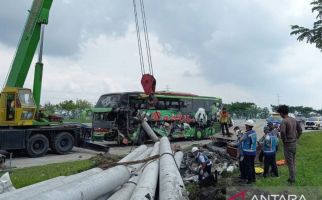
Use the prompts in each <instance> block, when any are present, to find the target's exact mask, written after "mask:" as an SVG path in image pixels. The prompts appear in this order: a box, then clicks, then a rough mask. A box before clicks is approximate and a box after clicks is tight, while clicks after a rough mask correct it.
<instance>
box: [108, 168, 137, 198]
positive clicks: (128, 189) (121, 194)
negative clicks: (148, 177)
mask: <svg viewBox="0 0 322 200" xmlns="http://www.w3.org/2000/svg"><path fill="white" fill-rule="evenodd" d="M139 178H140V174H138V175H135V176H133V177H132V178H130V180H129V181H128V182H127V183H125V184H124V185H123V186H122V187H121V189H119V190H118V191H117V192H115V193H114V194H113V195H112V196H111V197H110V198H108V200H129V199H130V198H131V195H132V193H133V191H134V189H135V187H136V185H137V183H138V181H139Z"/></svg>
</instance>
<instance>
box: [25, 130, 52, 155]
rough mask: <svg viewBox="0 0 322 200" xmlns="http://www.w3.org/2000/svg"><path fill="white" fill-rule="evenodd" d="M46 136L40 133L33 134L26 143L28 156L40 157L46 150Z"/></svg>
mask: <svg viewBox="0 0 322 200" xmlns="http://www.w3.org/2000/svg"><path fill="white" fill-rule="evenodd" d="M48 146H49V141H48V138H47V137H46V136H44V135H41V134H36V135H33V136H31V137H30V138H29V141H28V144H27V153H28V155H29V156H30V157H33V158H34V157H41V156H43V155H45V154H46V153H47V151H48Z"/></svg>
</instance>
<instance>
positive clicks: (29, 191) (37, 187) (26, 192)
mask: <svg viewBox="0 0 322 200" xmlns="http://www.w3.org/2000/svg"><path fill="white" fill-rule="evenodd" d="M102 171H103V170H102V169H100V168H93V169H90V170H87V171H84V172H81V173H79V174H74V175H71V176H68V177H65V176H59V177H56V178H53V179H49V180H46V181H42V182H39V183H36V184H33V185H30V186H27V187H23V188H20V189H18V190H15V191H12V192H9V193H5V194H2V195H0V200H14V199H20V200H23V199H32V198H31V197H33V196H36V195H38V194H41V193H43V192H46V191H49V190H52V189H54V188H57V187H59V186H62V185H64V184H70V183H72V182H74V181H78V180H82V179H83V178H86V177H88V176H90V175H93V174H97V173H99V172H102Z"/></svg>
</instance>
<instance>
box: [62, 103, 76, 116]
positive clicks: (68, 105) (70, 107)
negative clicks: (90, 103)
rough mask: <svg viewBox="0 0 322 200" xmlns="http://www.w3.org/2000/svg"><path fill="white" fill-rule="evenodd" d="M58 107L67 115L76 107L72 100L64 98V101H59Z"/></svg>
mask: <svg viewBox="0 0 322 200" xmlns="http://www.w3.org/2000/svg"><path fill="white" fill-rule="evenodd" d="M58 108H59V109H60V110H61V111H65V112H67V114H68V115H71V114H72V113H73V111H75V109H76V104H75V103H74V101H73V100H65V101H63V102H60V103H59V104H58Z"/></svg>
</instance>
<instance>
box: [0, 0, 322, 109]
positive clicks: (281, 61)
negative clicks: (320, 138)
mask: <svg viewBox="0 0 322 200" xmlns="http://www.w3.org/2000/svg"><path fill="white" fill-rule="evenodd" d="M137 2H139V1H137ZM144 3H145V4H144V5H145V12H146V18H147V26H148V31H149V37H150V47H151V55H152V62H153V69H154V76H155V77H156V79H157V90H166V89H169V90H171V91H180V92H189V93H194V94H198V95H205V96H216V97H221V98H222V99H223V102H225V103H230V102H235V101H240V102H241V101H247V102H255V103H256V104H258V105H259V106H267V107H269V106H270V105H271V104H277V103H278V102H279V103H281V104H288V105H305V106H311V107H314V108H316V109H321V108H322V101H321V99H322V93H321V92H320V91H321V87H322V82H321V76H320V74H322V67H320V66H321V65H322V59H321V52H320V51H319V50H318V49H316V48H315V46H314V45H310V44H306V43H305V42H298V41H297V40H296V37H295V36H290V32H291V28H290V26H291V25H294V24H298V25H303V26H307V27H311V26H312V23H313V21H314V20H315V15H314V14H312V12H311V7H310V1H309V0H265V1H263V0H239V1H236V0H198V1H195V0H162V1H155V0H145V1H144ZM31 4H32V0H2V1H0V67H1V70H0V80H1V84H2V85H3V84H4V83H5V80H6V75H7V73H8V70H9V68H10V65H11V62H12V60H13V57H14V54H15V50H16V47H17V44H18V42H19V39H20V35H21V33H22V30H23V27H24V23H25V21H26V18H27V16H28V12H27V10H28V9H30V7H31ZM140 21H141V20H140ZM141 30H143V28H142V26H141ZM141 37H143V35H142V36H141ZM143 50H144V53H145V49H143ZM36 59H37V55H36V56H35V57H34V61H33V63H32V65H31V68H30V71H29V75H28V77H27V80H26V83H25V87H28V88H32V80H33V73H34V63H35V61H36ZM43 63H44V74H43V89H42V97H41V98H42V99H41V102H42V103H45V102H52V103H58V102H60V101H63V100H66V99H73V100H76V99H87V100H88V101H90V102H92V103H95V102H96V101H97V100H98V98H99V96H100V95H102V94H105V93H112V92H123V91H141V90H142V87H141V85H140V79H141V70H140V62H139V54H138V47H137V37H136V29H135V20H134V14H133V4H132V0H95V1H92V0H54V2H53V5H52V8H51V11H50V19H49V24H48V25H47V26H46V33H45V47H44V59H43Z"/></svg>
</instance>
